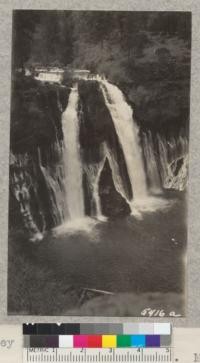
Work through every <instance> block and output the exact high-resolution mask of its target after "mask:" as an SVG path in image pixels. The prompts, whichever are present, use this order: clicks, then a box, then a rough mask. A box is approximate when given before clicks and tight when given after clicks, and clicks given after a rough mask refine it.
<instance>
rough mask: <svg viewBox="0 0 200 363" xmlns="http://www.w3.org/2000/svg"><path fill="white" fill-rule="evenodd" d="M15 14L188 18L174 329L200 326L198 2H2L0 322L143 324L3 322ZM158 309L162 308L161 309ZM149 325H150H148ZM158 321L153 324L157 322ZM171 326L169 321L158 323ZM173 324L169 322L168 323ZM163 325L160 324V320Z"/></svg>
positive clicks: (18, 319) (13, 319)
mask: <svg viewBox="0 0 200 363" xmlns="http://www.w3.org/2000/svg"><path fill="white" fill-rule="evenodd" d="M13 9H52V10H53V9H60V10H113V11H114V10H128V11H150V10H151V11H190V12H192V28H193V29H192V75H191V76H192V83H191V84H192V87H191V116H190V184H189V220H188V222H189V224H188V254H187V281H186V283H187V301H186V305H187V311H186V314H187V316H186V318H184V319H175V320H174V324H175V325H177V326H178V325H181V326H188V327H195V326H196V327H198V326H200V304H199V301H200V178H199V177H200V142H199V140H200V125H199V124H200V96H199V95H200V2H199V1H198V0H193V1H187V0H168V1H164V0H150V1H149V0H98V1H97V0H79V1H78V0H73V1H72V0H68V1H67V0H41V1H39V0H13V1H11V0H7V1H6V0H0V80H1V82H0V322H1V323H3V322H4V323H17V322H18V323H20V322H26V321H27V322H33V321H34V322H37V321H40V322H43V321H47V322H57V321H62V322H69V321H78V322H82V321H90V322H91V321H115V322H116V321H131V320H132V321H136V320H142V321H144V320H147V319H144V318H140V319H139V318H130V317H129V318H119V317H118V318H117V317H116V318H106V317H105V318H102V317H101V318H98V317H94V318H92V317H88V318H87V317H81V318H79V317H66V316H65V317H61V316H59V317H50V318H49V317H41V316H37V317H31V316H24V317H23V316H7V247H8V246H7V236H8V194H9V192H8V186H9V182H8V181H9V173H8V171H9V169H8V165H9V162H8V161H9V132H10V130H9V129H10V91H11V38H12V10H13ZM161 308H162V307H161ZM150 320H151V319H150ZM155 320H157V319H155V318H154V319H153V321H155ZM162 320H167V321H169V320H170V319H169V318H168V319H162ZM171 320H172V319H171ZM159 321H161V319H159Z"/></svg>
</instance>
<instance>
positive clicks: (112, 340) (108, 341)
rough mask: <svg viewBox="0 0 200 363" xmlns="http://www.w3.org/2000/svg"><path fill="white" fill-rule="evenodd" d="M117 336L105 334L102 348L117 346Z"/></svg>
mask: <svg viewBox="0 0 200 363" xmlns="http://www.w3.org/2000/svg"><path fill="white" fill-rule="evenodd" d="M116 346H117V338H116V335H103V336H102V348H116Z"/></svg>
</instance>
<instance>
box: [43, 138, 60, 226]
mask: <svg viewBox="0 0 200 363" xmlns="http://www.w3.org/2000/svg"><path fill="white" fill-rule="evenodd" d="M56 148H58V149H59V148H61V146H60V145H59V143H58V142H57V143H56V144H55V145H54V153H55V152H56ZM38 166H39V168H40V171H41V173H42V175H43V177H44V180H45V183H46V187H47V190H48V195H49V200H50V203H51V211H50V213H51V216H52V219H53V222H54V225H55V226H56V225H58V224H60V223H63V221H64V218H65V216H64V209H65V208H64V201H63V185H62V179H63V171H62V167H61V165H59V164H58V163H57V165H56V166H54V167H53V166H51V163H50V162H49V163H47V165H46V167H44V166H43V164H42V157H41V150H40V148H38Z"/></svg>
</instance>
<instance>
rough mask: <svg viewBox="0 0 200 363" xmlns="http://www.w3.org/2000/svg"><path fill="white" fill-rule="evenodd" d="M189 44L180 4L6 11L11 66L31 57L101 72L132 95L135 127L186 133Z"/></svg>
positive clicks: (187, 16) (28, 62)
mask: <svg viewBox="0 0 200 363" xmlns="http://www.w3.org/2000/svg"><path fill="white" fill-rule="evenodd" d="M190 51H191V13H187V12H131V11H130V12H125V11H124V12H120V11H112V12H110V11H55V10H53V11H46V10H40V11H39V10H16V11H14V13H13V57H12V59H13V62H12V65H13V74H14V73H15V70H16V69H21V68H24V67H30V66H33V67H34V66H37V65H42V66H60V67H67V68H69V69H74V68H75V69H88V70H90V71H91V72H93V73H99V74H104V75H105V76H106V77H107V78H108V79H109V80H110V81H111V82H113V83H115V84H117V85H118V86H119V87H120V88H121V89H122V90H123V92H124V94H125V95H126V97H127V99H128V101H129V103H132V105H133V107H134V113H135V116H136V119H137V121H138V123H139V124H140V126H141V129H144V130H146V129H150V130H151V131H154V130H155V132H161V133H164V134H165V136H166V137H171V135H175V136H176V135H179V134H180V133H183V134H184V135H188V125H189V93H190ZM14 113H15V112H14ZM15 119H18V116H17V115H16V117H15Z"/></svg>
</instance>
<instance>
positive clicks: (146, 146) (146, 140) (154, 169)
mask: <svg viewBox="0 0 200 363" xmlns="http://www.w3.org/2000/svg"><path fill="white" fill-rule="evenodd" d="M143 150H144V156H145V159H146V170H147V175H148V178H149V182H150V189H151V191H152V192H153V193H155V194H157V193H158V194H159V193H161V180H160V175H159V172H158V164H157V160H156V155H155V148H154V144H153V138H152V134H151V132H150V131H149V132H148V133H143Z"/></svg>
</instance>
